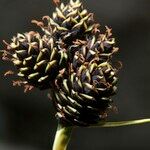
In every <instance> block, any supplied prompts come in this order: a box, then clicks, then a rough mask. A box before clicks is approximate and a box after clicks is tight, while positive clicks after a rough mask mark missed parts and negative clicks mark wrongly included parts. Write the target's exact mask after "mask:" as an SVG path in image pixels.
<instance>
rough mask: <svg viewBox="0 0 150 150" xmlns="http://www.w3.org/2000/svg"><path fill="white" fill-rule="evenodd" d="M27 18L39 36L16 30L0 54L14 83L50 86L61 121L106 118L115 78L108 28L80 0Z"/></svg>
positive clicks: (82, 122) (113, 47)
mask: <svg viewBox="0 0 150 150" xmlns="http://www.w3.org/2000/svg"><path fill="white" fill-rule="evenodd" d="M32 22H33V23H35V24H37V25H38V26H39V27H40V28H41V29H42V31H43V34H42V35H40V34H39V33H38V32H34V31H30V32H27V33H23V34H20V33H19V34H17V36H15V37H13V38H12V42H11V43H10V44H9V43H7V42H5V44H6V45H7V49H6V50H4V51H3V59H4V60H8V61H10V62H11V63H13V65H14V66H15V68H16V71H15V72H14V71H9V72H7V73H6V75H8V74H14V75H16V77H17V81H16V82H14V85H15V84H17V85H24V86H25V88H26V90H27V89H28V90H31V89H32V88H33V87H36V88H39V89H41V90H44V89H50V90H51V98H52V101H53V104H54V106H55V108H56V110H57V114H56V116H57V118H58V119H59V120H60V121H61V122H63V123H67V124H70V125H77V126H89V125H91V124H96V123H98V122H99V121H101V120H104V119H105V118H107V114H108V112H109V110H111V109H113V101H112V96H113V95H114V94H115V93H116V90H117V87H116V84H117V81H118V78H117V72H118V69H117V68H116V67H114V66H113V64H112V56H113V55H114V54H115V53H116V52H117V51H118V48H117V47H116V44H115V39H114V38H113V36H112V32H111V29H110V28H108V27H107V26H106V27H105V31H103V32H102V31H101V26H100V24H98V23H96V22H95V20H94V15H93V14H92V13H89V12H88V11H87V10H86V9H84V7H83V5H82V2H80V0H75V1H73V0H70V2H69V3H68V4H64V3H59V4H57V7H56V10H55V11H54V13H53V14H52V17H50V16H44V17H43V20H42V21H37V20H33V21H32ZM45 22H46V23H45ZM16 72H17V73H16ZM18 79H19V80H18Z"/></svg>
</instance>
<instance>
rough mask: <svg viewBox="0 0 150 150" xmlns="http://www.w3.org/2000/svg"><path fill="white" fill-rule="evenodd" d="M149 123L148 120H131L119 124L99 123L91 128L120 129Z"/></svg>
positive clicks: (149, 120)
mask: <svg viewBox="0 0 150 150" xmlns="http://www.w3.org/2000/svg"><path fill="white" fill-rule="evenodd" d="M145 123H150V118H149V119H140V120H131V121H119V122H100V123H99V124H97V125H94V126H92V127H104V128H111V127H122V126H131V125H139V124H145Z"/></svg>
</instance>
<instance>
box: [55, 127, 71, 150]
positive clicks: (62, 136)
mask: <svg viewBox="0 0 150 150" xmlns="http://www.w3.org/2000/svg"><path fill="white" fill-rule="evenodd" d="M72 128H73V127H65V126H63V125H61V124H58V128H57V131H56V135H55V140H54V144H53V150H66V149H67V146H68V143H69V140H70V136H71V131H72Z"/></svg>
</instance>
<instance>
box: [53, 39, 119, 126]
mask: <svg viewBox="0 0 150 150" xmlns="http://www.w3.org/2000/svg"><path fill="white" fill-rule="evenodd" d="M100 40H101V39H99V40H98V41H96V39H95V37H93V38H91V40H89V41H88V42H83V43H80V42H79V43H76V45H75V46H74V47H75V49H76V52H75V54H74V56H73V59H72V60H73V61H72V63H70V66H69V69H70V70H69V71H68V74H67V75H66V77H64V76H62V75H59V76H58V77H57V79H56V81H55V85H56V87H57V88H56V89H55V91H54V93H55V94H54V96H55V99H54V104H55V105H56V109H57V111H58V113H57V116H58V118H60V119H61V121H64V122H66V121H67V122H68V123H70V124H73V125H79V126H80V125H81V126H86V125H90V124H96V123H97V122H99V121H100V120H102V119H105V118H106V117H107V111H108V110H110V109H112V108H113V106H112V99H111V97H112V96H113V95H114V94H115V93H116V90H117V87H116V84H117V80H118V79H117V77H116V73H117V69H115V68H113V66H112V65H111V63H110V62H109V60H110V59H109V58H110V57H111V56H112V54H113V52H116V51H115V50H114V49H116V48H113V47H112V49H110V51H106V52H105V53H104V51H102V50H103V49H102V48H101V46H100V45H97V44H98V43H102V41H100ZM111 43H113V42H111ZM102 47H103V46H102ZM109 47H110V46H109ZM104 54H105V55H104ZM107 54H109V55H107ZM106 56H107V59H106ZM108 56H109V57H108Z"/></svg>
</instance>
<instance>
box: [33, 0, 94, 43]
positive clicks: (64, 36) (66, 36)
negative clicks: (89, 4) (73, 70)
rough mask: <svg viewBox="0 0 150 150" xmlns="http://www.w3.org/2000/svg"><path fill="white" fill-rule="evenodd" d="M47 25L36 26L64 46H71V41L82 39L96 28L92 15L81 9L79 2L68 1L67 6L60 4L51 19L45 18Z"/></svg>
mask: <svg viewBox="0 0 150 150" xmlns="http://www.w3.org/2000/svg"><path fill="white" fill-rule="evenodd" d="M43 19H47V21H48V25H44V24H43V25H42V24H38V22H36V21H35V20H34V21H33V22H35V23H37V24H38V25H39V26H41V27H42V29H43V30H44V31H45V34H47V35H50V36H51V35H52V34H53V37H55V38H56V40H57V41H59V42H63V43H64V44H65V45H67V44H71V43H72V41H73V40H76V39H84V37H85V35H86V34H87V33H89V32H91V31H92V30H93V28H94V26H96V24H94V20H93V14H91V13H88V12H87V10H86V9H84V8H83V5H82V3H81V2H80V0H75V1H73V0H70V2H69V3H68V4H67V5H64V3H61V4H60V5H59V6H58V7H57V8H56V11H55V12H54V13H53V15H52V17H49V16H45V17H43Z"/></svg>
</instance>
